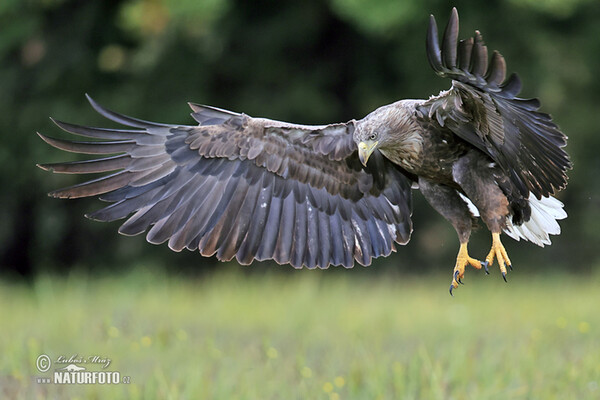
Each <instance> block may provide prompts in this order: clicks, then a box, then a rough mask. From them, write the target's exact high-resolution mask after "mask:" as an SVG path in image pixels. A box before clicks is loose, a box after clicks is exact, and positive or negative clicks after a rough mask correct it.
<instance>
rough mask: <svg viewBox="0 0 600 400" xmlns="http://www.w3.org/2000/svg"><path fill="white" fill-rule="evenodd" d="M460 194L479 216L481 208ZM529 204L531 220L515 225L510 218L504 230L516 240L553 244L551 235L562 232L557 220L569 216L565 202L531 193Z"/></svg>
mask: <svg viewBox="0 0 600 400" xmlns="http://www.w3.org/2000/svg"><path fill="white" fill-rule="evenodd" d="M458 194H459V195H460V197H462V199H463V200H464V201H465V202H466V203H467V205H468V206H469V210H470V211H471V213H472V214H473V216H475V217H479V210H478V209H477V207H475V205H474V204H473V202H471V200H470V199H469V198H468V197H467V196H464V195H463V194H462V193H460V192H458ZM529 205H530V206H531V218H530V219H529V221H527V222H525V223H523V224H521V225H517V226H515V225H513V223H512V221H511V220H510V218H508V219H507V220H506V228H505V229H504V232H505V233H506V234H507V235H508V236H510V237H511V238H513V239H515V240H516V241H519V240H521V239H524V240H529V241H530V242H532V243H535V244H537V245H538V246H540V247H544V245H547V244H552V242H551V241H550V235H559V234H560V226H559V225H558V222H556V221H558V220H560V219H565V218H567V213H566V212H565V210H563V203H561V202H560V201H559V200H556V199H555V198H554V197H551V196H549V197H542V199H541V200H538V199H537V197H535V196H534V195H529Z"/></svg>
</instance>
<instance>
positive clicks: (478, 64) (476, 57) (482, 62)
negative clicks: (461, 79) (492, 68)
mask: <svg viewBox="0 0 600 400" xmlns="http://www.w3.org/2000/svg"><path fill="white" fill-rule="evenodd" d="M472 58H473V65H472V66H471V73H473V75H475V76H476V77H483V75H484V74H485V72H486V71H487V58H488V55H487V47H486V46H485V45H484V44H483V38H482V37H481V33H479V31H475V45H474V46H473V56H472Z"/></svg>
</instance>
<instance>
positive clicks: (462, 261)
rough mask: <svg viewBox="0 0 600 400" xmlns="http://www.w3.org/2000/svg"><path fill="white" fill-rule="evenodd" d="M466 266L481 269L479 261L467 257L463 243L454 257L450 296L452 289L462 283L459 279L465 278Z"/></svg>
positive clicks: (465, 244)
mask: <svg viewBox="0 0 600 400" xmlns="http://www.w3.org/2000/svg"><path fill="white" fill-rule="evenodd" d="M467 265H471V266H472V267H474V268H477V269H481V267H482V263H481V261H479V260H477V259H475V258H473V257H471V256H469V252H468V250H467V243H466V242H465V243H461V244H460V249H459V250H458V255H457V256H456V265H455V267H454V271H453V272H452V284H451V285H450V294H452V289H455V288H457V287H458V284H459V283H462V281H461V279H462V278H463V277H464V276H465V267H466V266H467Z"/></svg>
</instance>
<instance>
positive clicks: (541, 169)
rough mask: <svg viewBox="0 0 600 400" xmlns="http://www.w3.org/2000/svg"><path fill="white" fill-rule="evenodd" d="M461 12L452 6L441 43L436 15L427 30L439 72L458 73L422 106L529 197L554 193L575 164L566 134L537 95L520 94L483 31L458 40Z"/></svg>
mask: <svg viewBox="0 0 600 400" xmlns="http://www.w3.org/2000/svg"><path fill="white" fill-rule="evenodd" d="M457 38H458V13H457V11H456V8H453V9H452V13H451V15H450V21H449V22H448V26H447V27H446V31H445V33H444V37H443V42H442V46H441V48H440V45H439V43H438V32H437V26H436V22H435V18H434V17H433V16H431V17H430V20H429V30H428V32H427V56H428V58H429V63H430V64H431V67H432V68H433V69H434V70H435V72H436V73H437V74H438V75H440V76H443V77H449V78H451V79H453V82H452V88H451V89H450V90H448V91H445V92H442V93H440V95H439V96H436V97H432V98H431V99H430V100H429V101H427V102H425V103H424V104H423V106H422V111H423V112H424V113H425V115H428V116H429V117H430V118H432V119H435V120H437V122H438V123H439V124H440V125H441V126H442V127H447V128H448V129H450V130H452V131H453V132H454V133H455V134H456V135H458V136H460V137H461V138H462V139H464V140H466V141H467V142H469V143H471V144H472V145H474V146H476V147H477V148H479V149H480V150H481V151H483V152H485V153H486V154H488V155H489V156H490V157H491V158H492V159H493V160H494V161H495V162H496V163H497V164H498V165H499V166H500V167H501V168H502V169H503V170H504V171H505V172H506V173H507V174H508V175H509V177H510V179H511V181H512V182H513V183H514V184H515V186H516V187H517V188H518V189H519V191H520V193H521V194H522V195H523V196H524V197H525V198H527V197H528V195H529V193H530V192H531V193H533V194H534V195H535V196H536V197H537V198H538V199H539V198H541V197H542V196H549V195H551V194H553V193H554V192H555V191H558V190H560V189H562V188H564V187H565V186H566V184H567V176H566V171H567V170H568V169H570V168H571V162H570V161H569V157H568V155H567V153H566V152H565V151H564V150H563V147H564V146H565V145H566V139H567V138H566V136H565V135H564V134H563V133H562V132H561V131H560V130H559V129H558V127H557V126H556V125H555V124H554V123H553V122H552V118H551V117H550V115H548V114H545V113H541V112H539V111H538V109H539V107H540V103H539V101H538V100H537V99H521V98H518V97H516V96H517V94H518V93H519V92H520V90H521V82H520V80H519V78H518V77H517V75H516V74H512V75H511V76H510V77H509V78H508V79H507V80H506V81H505V77H506V63H505V61H504V58H503V57H502V56H501V55H500V53H498V52H497V51H494V53H493V55H492V58H491V62H490V64H489V67H488V53H487V47H486V46H484V44H483V39H482V37H481V34H480V33H479V31H476V32H475V38H469V39H467V40H461V41H460V42H458V45H457Z"/></svg>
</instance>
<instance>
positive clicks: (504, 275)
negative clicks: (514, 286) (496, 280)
mask: <svg viewBox="0 0 600 400" xmlns="http://www.w3.org/2000/svg"><path fill="white" fill-rule="evenodd" d="M502 278H504V282H506V283H508V281H507V280H506V272H504V271H503V272H502Z"/></svg>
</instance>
